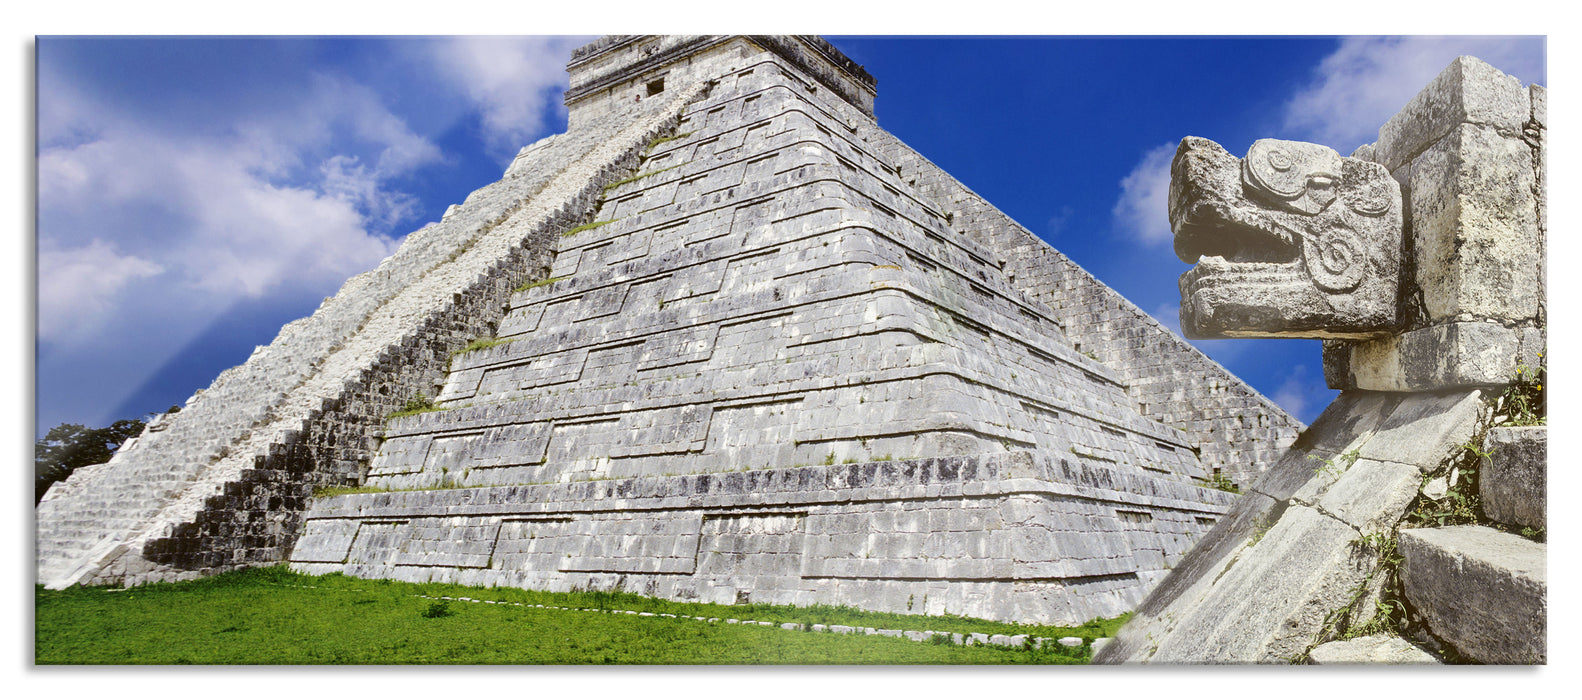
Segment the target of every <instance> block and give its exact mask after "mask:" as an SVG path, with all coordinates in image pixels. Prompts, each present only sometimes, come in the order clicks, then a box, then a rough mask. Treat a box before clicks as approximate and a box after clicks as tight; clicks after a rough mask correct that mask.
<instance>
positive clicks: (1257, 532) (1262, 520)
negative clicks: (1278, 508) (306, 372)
mask: <svg viewBox="0 0 1582 700" xmlns="http://www.w3.org/2000/svg"><path fill="white" fill-rule="evenodd" d="M1271 527H1274V521H1272V520H1270V519H1269V514H1268V513H1264V514H1263V515H1260V516H1258V518H1257V519H1256V520H1253V521H1252V537H1251V538H1249V539H1248V540H1247V546H1248V547H1253V546H1256V545H1257V544H1258V543H1259V542H1260V541H1262V540H1263V536H1264V535H1267V534H1269V528H1271Z"/></svg>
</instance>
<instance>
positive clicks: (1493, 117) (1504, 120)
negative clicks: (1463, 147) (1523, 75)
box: [1374, 56, 1530, 171]
mask: <svg viewBox="0 0 1582 700" xmlns="http://www.w3.org/2000/svg"><path fill="white" fill-rule="evenodd" d="M1529 113H1530V107H1529V102H1528V97H1527V91H1526V90H1525V89H1523V88H1522V82H1521V81H1520V80H1518V79H1516V78H1514V77H1511V76H1509V75H1506V74H1504V73H1502V72H1500V71H1499V69H1497V68H1495V67H1493V66H1491V65H1489V64H1487V63H1484V62H1483V61H1481V60H1478V59H1476V58H1473V57H1471V56H1461V57H1458V58H1456V59H1455V60H1454V61H1452V62H1451V63H1450V65H1449V66H1448V67H1446V68H1445V70H1443V71H1441V72H1440V74H1439V75H1438V76H1437V77H1435V78H1434V79H1433V81H1432V82H1430V83H1429V84H1428V85H1427V87H1424V88H1423V89H1422V91H1420V92H1419V93H1418V94H1417V96H1416V97H1413V98H1412V100H1411V102H1408V103H1407V104H1406V106H1405V107H1404V108H1402V109H1401V111H1400V112H1398V113H1396V115H1395V116H1393V117H1391V118H1390V120H1389V121H1387V122H1385V123H1384V126H1382V127H1380V128H1379V140H1378V142H1377V143H1376V144H1375V146H1374V150H1375V160H1376V161H1377V162H1379V163H1383V164H1384V165H1385V167H1388V168H1389V169H1390V170H1392V171H1393V170H1395V169H1396V168H1398V167H1400V166H1402V165H1404V164H1406V163H1407V162H1409V161H1410V160H1411V159H1412V158H1413V157H1414V156H1416V155H1417V154H1418V153H1421V152H1422V151H1423V150H1425V149H1427V148H1428V147H1429V146H1431V145H1432V144H1433V143H1435V142H1436V141H1438V140H1439V139H1440V138H1441V137H1443V136H1444V135H1445V134H1448V133H1450V131H1451V130H1453V129H1455V128H1456V127H1458V126H1460V125H1461V124H1485V125H1488V126H1490V127H1493V128H1495V129H1497V130H1499V131H1501V132H1502V133H1510V134H1520V133H1521V130H1522V125H1523V124H1525V123H1526V122H1527V119H1528V115H1529Z"/></svg>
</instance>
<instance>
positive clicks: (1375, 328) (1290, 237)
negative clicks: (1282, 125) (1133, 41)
mask: <svg viewBox="0 0 1582 700" xmlns="http://www.w3.org/2000/svg"><path fill="white" fill-rule="evenodd" d="M1401 217H1402V210H1401V191H1400V186H1399V185H1398V184H1397V183H1396V182H1395V180H1394V179H1393V178H1391V177H1390V173H1389V172H1388V171H1387V170H1385V169H1384V168H1383V167H1380V166H1379V165H1378V164H1376V163H1370V162H1367V161H1362V160H1357V159H1355V158H1342V157H1341V156H1340V155H1339V154H1338V153H1336V152H1335V151H1334V150H1333V149H1330V148H1327V147H1324V146H1319V145H1316V144H1310V143H1301V142H1296V141H1278V140H1274V139H1263V140H1260V141H1258V142H1256V143H1254V144H1253V145H1252V147H1251V148H1250V149H1249V150H1248V152H1247V156H1246V157H1245V158H1242V159H1237V158H1236V157H1235V156H1233V155H1231V154H1230V153H1228V152H1226V151H1225V149H1224V148H1221V147H1220V145H1219V144H1216V143H1214V142H1212V141H1208V140H1206V139H1201V138H1194V137H1188V138H1186V139H1183V140H1182V141H1181V146H1180V147H1179V148H1178V149H1177V150H1176V157H1175V160H1174V162H1173V163H1172V164H1171V179H1170V227H1171V229H1172V230H1173V231H1175V251H1176V256H1177V257H1179V258H1181V260H1182V261H1183V262H1188V263H1196V267H1194V268H1192V269H1191V270H1188V271H1187V272H1186V273H1185V274H1183V275H1182V276H1181V280H1180V286H1181V328H1182V331H1183V332H1184V333H1185V334H1186V335H1187V337H1192V338H1224V337H1241V338H1254V337H1306V338H1374V337H1379V336H1381V335H1383V334H1385V333H1388V332H1390V331H1394V330H1396V329H1397V327H1398V326H1399V325H1400V323H1401V319H1400V316H1399V307H1398V304H1397V298H1398V293H1399V287H1400V276H1401V262H1402V261H1401V255H1400V252H1401V236H1402V228H1401V226H1402V221H1401Z"/></svg>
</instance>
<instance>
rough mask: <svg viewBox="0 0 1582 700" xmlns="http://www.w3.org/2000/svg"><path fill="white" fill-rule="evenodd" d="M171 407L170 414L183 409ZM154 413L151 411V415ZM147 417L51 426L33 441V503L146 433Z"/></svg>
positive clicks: (107, 459) (35, 504)
mask: <svg viewBox="0 0 1582 700" xmlns="http://www.w3.org/2000/svg"><path fill="white" fill-rule="evenodd" d="M180 410H181V407H180V406H171V407H170V411H169V413H175V412H177V411H180ZM154 415H156V414H153V413H150V414H148V416H149V417H150V418H152V417H153V416H154ZM146 425H148V422H147V421H146V420H142V419H138V418H131V419H128V420H118V421H116V422H114V423H111V424H110V425H109V426H107V427H104V428H90V427H88V426H86V425H80V424H77V423H61V424H60V425H57V426H55V427H53V428H50V430H49V432H48V433H45V435H44V437H41V438H39V439H38V440H37V441H36V442H34V443H33V505H34V506H37V505H38V503H39V501H41V500H43V499H44V492H46V491H48V490H49V487H50V485H52V484H54V483H55V482H57V481H65V480H66V477H68V476H71V473H72V472H74V471H76V470H77V468H79V467H86V466H88V465H90V464H104V463H105V462H108V461H110V457H111V456H113V455H114V454H115V451H116V450H117V449H118V448H120V447H121V445H122V444H123V443H125V442H126V441H127V440H130V439H132V438H135V437H137V436H139V435H142V434H143V428H144V426H146Z"/></svg>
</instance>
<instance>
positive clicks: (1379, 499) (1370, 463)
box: [1316, 459, 1422, 533]
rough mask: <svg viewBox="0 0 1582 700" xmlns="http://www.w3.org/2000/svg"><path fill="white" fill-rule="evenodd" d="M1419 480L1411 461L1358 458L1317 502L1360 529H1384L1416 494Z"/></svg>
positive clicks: (1327, 510) (1418, 473) (1389, 525)
mask: <svg viewBox="0 0 1582 700" xmlns="http://www.w3.org/2000/svg"><path fill="white" fill-rule="evenodd" d="M1421 482H1422V473H1421V472H1420V470H1419V469H1418V468H1417V467H1416V466H1414V465H1410V464H1400V463H1397V462H1378V461H1374V460H1371V459H1359V460H1357V461H1356V463H1354V464H1352V465H1351V466H1350V468H1349V469H1346V471H1345V473H1344V474H1343V475H1342V476H1341V477H1340V478H1339V479H1338V480H1337V481H1335V482H1334V484H1333V485H1332V486H1330V487H1329V488H1328V489H1327V490H1326V491H1325V492H1324V494H1323V497H1322V498H1321V499H1319V501H1318V502H1317V504H1316V505H1317V506H1318V507H1319V508H1321V509H1323V510H1324V511H1325V512H1327V513H1330V514H1333V515H1334V516H1335V517H1337V518H1340V519H1341V520H1342V521H1344V522H1346V523H1347V524H1348V525H1351V526H1352V527H1354V528H1357V529H1358V530H1360V531H1362V532H1365V533H1370V532H1384V531H1387V530H1389V529H1390V528H1391V527H1393V526H1394V525H1395V523H1396V522H1397V521H1399V520H1400V519H1401V515H1402V514H1403V513H1405V512H1406V508H1407V506H1409V505H1411V503H1412V500H1413V499H1415V498H1417V491H1418V487H1419V485H1420V484H1421Z"/></svg>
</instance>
